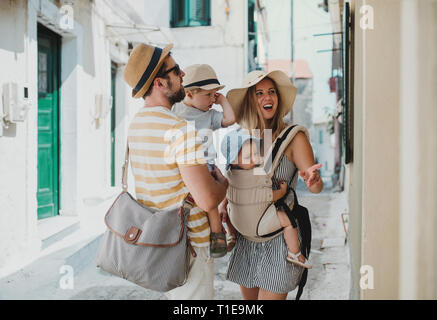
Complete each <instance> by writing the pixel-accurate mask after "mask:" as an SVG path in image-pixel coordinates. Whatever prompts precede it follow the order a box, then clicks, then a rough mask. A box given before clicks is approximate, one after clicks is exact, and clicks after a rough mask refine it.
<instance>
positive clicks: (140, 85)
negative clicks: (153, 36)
mask: <svg viewBox="0 0 437 320" xmlns="http://www.w3.org/2000/svg"><path fill="white" fill-rule="evenodd" d="M172 48H173V44H169V45H167V46H166V47H165V48H164V49H161V48H158V47H154V46H150V45H148V44H145V43H140V44H139V45H137V46H136V47H135V48H134V49H133V50H132V53H131V54H130V57H129V61H128V62H127V65H126V69H125V70H124V80H125V81H126V82H127V84H128V85H129V86H130V87H131V88H132V97H134V98H142V97H143V96H144V94H145V93H146V92H147V90H148V89H149V87H150V84H151V83H152V81H153V79H154V78H155V76H156V74H157V73H158V71H159V68H161V66H162V64H163V62H164V60H165V58H166V57H167V56H168V54H169V52H170V50H171V49H172Z"/></svg>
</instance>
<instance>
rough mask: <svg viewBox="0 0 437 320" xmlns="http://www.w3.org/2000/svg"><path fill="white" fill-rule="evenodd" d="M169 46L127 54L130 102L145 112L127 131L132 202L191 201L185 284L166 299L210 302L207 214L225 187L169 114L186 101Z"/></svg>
mask: <svg viewBox="0 0 437 320" xmlns="http://www.w3.org/2000/svg"><path fill="white" fill-rule="evenodd" d="M172 47H173V45H171V44H170V45H168V46H166V47H165V48H163V49H161V48H158V47H154V46H150V45H147V44H139V45H138V46H136V47H135V48H134V50H133V51H132V53H131V55H130V57H129V61H128V63H127V65H126V69H125V72H124V79H125V81H126V82H127V83H128V85H129V86H130V87H131V88H132V97H133V98H143V99H144V101H145V103H144V106H143V107H142V108H141V109H140V110H139V111H138V113H137V114H136V115H135V117H134V119H133V120H132V123H131V125H130V127H129V134H128V144H129V150H130V161H131V168H132V172H133V175H134V177H135V187H136V195H137V200H138V201H139V202H140V203H142V204H143V205H144V206H147V207H149V208H155V209H158V210H164V209H169V210H170V209H174V208H178V207H180V206H181V204H182V201H183V200H184V199H185V197H186V195H187V194H188V193H190V194H191V195H192V197H193V198H194V200H195V206H194V207H193V208H192V209H191V211H190V215H189V218H188V237H189V241H190V243H191V245H192V246H193V248H194V251H195V253H196V257H193V256H192V259H191V263H190V272H189V275H188V280H187V282H186V284H184V285H183V286H181V287H178V288H176V289H173V290H171V291H169V292H167V293H166V295H167V297H168V298H169V299H181V300H186V299H213V288H214V286H213V279H214V264H213V261H212V259H211V258H210V256H209V243H210V238H209V237H210V228H209V223H208V217H207V213H206V212H207V211H209V210H211V209H213V208H215V207H217V206H218V204H219V203H220V202H221V201H222V200H223V198H224V197H225V194H226V189H227V185H228V182H227V180H226V179H225V178H224V177H223V175H222V174H221V173H220V171H219V170H216V171H214V172H213V176H214V178H215V179H214V178H213V176H212V175H211V174H210V173H209V170H208V168H207V165H206V161H205V159H204V155H203V154H204V152H203V147H202V141H201V139H200V137H199V136H198V135H197V133H196V130H195V128H194V126H189V125H188V123H187V122H186V121H185V120H184V119H182V118H179V117H178V116H176V115H175V114H174V113H172V112H171V108H172V106H173V104H174V103H176V102H180V101H182V100H183V99H184V97H185V90H184V87H183V85H182V78H183V76H184V75H185V73H184V72H183V71H182V70H181V69H180V68H179V65H178V64H176V62H175V60H174V59H173V57H172V56H171V53H170V50H171V48H172Z"/></svg>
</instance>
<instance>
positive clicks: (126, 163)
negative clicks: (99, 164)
mask: <svg viewBox="0 0 437 320" xmlns="http://www.w3.org/2000/svg"><path fill="white" fill-rule="evenodd" d="M128 166H129V142H126V152H125V155H124V163H123V167H122V169H121V187H122V189H123V192H126V191H127V172H128V170H127V168H128Z"/></svg>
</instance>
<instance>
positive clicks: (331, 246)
mask: <svg viewBox="0 0 437 320" xmlns="http://www.w3.org/2000/svg"><path fill="white" fill-rule="evenodd" d="M298 196H299V201H300V203H301V204H302V205H304V206H306V207H307V208H308V209H309V211H310V215H311V220H312V228H313V240H312V252H311V256H310V262H311V264H312V265H313V269H311V270H310V271H309V276H308V281H307V285H306V287H305V289H304V292H303V295H302V299H303V300H309V299H311V300H312V299H348V297H349V291H348V290H349V289H348V288H349V283H350V267H349V253H348V249H347V246H346V245H345V244H344V243H345V241H344V240H345V230H344V227H343V222H342V219H341V214H342V213H344V212H346V211H347V210H346V208H347V206H346V199H345V193H331V192H326V191H324V192H323V193H321V194H319V195H311V194H309V193H307V192H302V191H300V192H299V193H298ZM98 240H99V238H96V239H95V240H94V241H91V242H90V244H89V245H88V246H87V248H88V249H86V248H85V249H83V250H82V251H81V253H80V255H79V256H78V257H76V256H77V255H78V254H77V253H76V254H75V253H74V250H75V249H74V248H73V247H71V248H65V249H63V250H59V251H56V252H54V253H52V254H50V255H47V256H45V257H43V258H40V259H38V260H37V261H35V262H33V263H32V264H30V265H28V266H26V267H25V268H23V269H21V270H19V271H18V272H16V273H14V274H12V275H10V276H8V277H5V278H3V279H0V287H1V288H2V289H1V290H0V299H81V300H82V299H85V300H88V299H132V300H136V299H140V300H141V299H155V300H157V299H166V297H165V296H164V295H163V294H161V293H158V292H154V291H151V290H145V289H143V288H142V287H139V286H137V285H135V284H131V283H129V282H128V281H125V280H123V279H120V278H117V277H114V276H111V275H108V274H106V273H105V272H103V271H100V270H99V269H97V268H96V267H94V265H93V260H92V259H93V257H94V255H95V250H96V248H97V245H98ZM284 258H285V257H284ZM228 260H229V255H227V256H226V257H224V258H221V259H216V260H215V299H217V300H222V299H226V300H238V299H241V294H240V291H239V287H238V285H237V284H235V283H232V282H230V281H226V280H225V275H226V268H227V263H228ZM69 261H71V264H72V265H73V266H74V269H73V270H74V278H73V279H74V283H73V285H74V286H73V288H69V287H68V286H66V288H65V286H64V289H61V288H60V287H62V281H63V280H62V279H63V278H62V277H63V274H64V272H66V271H63V270H62V269H61V267H62V266H63V265H68V264H70V263H69ZM78 261H79V262H81V263H78ZM296 291H297V290H295V291H293V292H291V293H290V294H289V295H288V297H287V299H294V297H295V294H296Z"/></svg>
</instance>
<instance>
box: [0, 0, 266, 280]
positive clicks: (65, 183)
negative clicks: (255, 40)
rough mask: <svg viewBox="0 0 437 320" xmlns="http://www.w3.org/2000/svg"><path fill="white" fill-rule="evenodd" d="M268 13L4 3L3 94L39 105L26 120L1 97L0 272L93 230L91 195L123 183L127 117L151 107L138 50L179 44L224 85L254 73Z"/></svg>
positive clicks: (83, 0) (183, 57) (209, 6)
mask: <svg viewBox="0 0 437 320" xmlns="http://www.w3.org/2000/svg"><path fill="white" fill-rule="evenodd" d="M180 4H184V7H178V6H179V5H180ZM196 5H197V6H196ZM190 6H191V7H190ZM192 6H194V7H192ZM250 10H252V11H251V16H250V17H249V11H250ZM257 12H258V11H257V10H256V7H255V1H249V3H248V2H247V1H244V0H233V1H217V0H211V1H201V2H199V1H198V2H193V1H182V2H181V1H173V0H167V1H150V0H144V1H138V0H128V1H123V2H120V1H115V0H95V1H87V0H64V1H62V0H29V1H26V0H17V1H1V2H0V27H1V28H0V30H2V31H1V32H2V33H1V37H0V61H1V62H0V63H1V67H2V72H1V74H0V90H2V89H3V87H4V88H5V90H4V92H0V94H1V95H2V97H3V100H4V99H6V98H7V97H9V95H8V92H7V90H9V89H8V88H14V85H16V87H17V96H18V97H19V101H18V105H17V106H18V107H19V108H21V107H23V108H22V109H20V110H18V109H17V111H22V110H26V107H25V106H26V105H28V106H29V107H28V109H27V110H28V111H27V113H26V115H25V116H24V118H23V117H22V119H18V121H9V120H11V119H12V118H13V114H8V113H9V111H8V106H9V104H7V105H6V104H5V106H4V107H3V106H0V119H1V120H0V150H1V152H0V212H1V214H0V275H2V274H5V273H7V270H12V269H11V268H12V267H14V268H15V267H17V266H19V265H22V264H23V263H24V262H27V261H29V259H31V257H36V256H37V255H38V254H40V253H41V252H42V251H43V249H44V248H46V247H47V246H50V245H52V244H53V243H56V242H57V241H58V239H59V238H60V236H59V235H63V234H68V233H71V232H73V231H75V230H77V229H79V230H83V229H84V228H85V229H86V228H87V226H86V225H84V223H82V225H80V222H83V219H81V218H83V216H84V212H87V210H88V211H89V210H90V207H89V206H88V205H89V204H96V203H99V202H102V201H103V200H107V199H110V198H111V197H113V196H115V195H116V194H117V193H118V192H119V191H120V189H121V188H120V180H121V165H122V162H123V159H124V151H125V143H126V136H127V128H128V125H129V123H130V119H131V117H132V116H133V115H134V114H135V113H136V111H137V110H138V108H140V107H141V106H142V100H134V99H132V98H131V94H130V92H131V90H130V88H129V87H128V86H127V85H126V84H125V82H124V80H123V70H124V66H125V64H126V63H127V60H128V57H129V52H130V50H131V49H132V48H133V47H134V46H135V45H136V44H137V43H139V42H145V43H149V44H153V45H158V46H161V47H163V46H165V45H166V44H168V43H174V45H175V46H174V49H173V50H172V54H173V57H174V58H175V60H176V61H177V62H178V63H179V64H180V65H181V67H182V68H184V67H186V66H188V65H190V64H194V63H207V64H210V65H211V66H213V68H214V69H215V70H216V72H217V75H218V78H219V80H220V82H221V83H223V84H224V85H226V88H225V90H223V93H224V94H225V93H226V92H227V90H229V89H231V88H234V87H236V86H239V85H240V84H241V82H242V80H243V78H244V77H245V75H246V74H247V73H248V72H249V59H248V47H249V44H248V42H249V23H248V21H249V20H250V21H252V22H253V21H254V20H256V16H257V15H258V13H257ZM24 88H26V89H24ZM24 90H26V96H27V98H25V97H23V96H24ZM111 97H112V99H111ZM26 101H27V102H26ZM18 114H19V112H18ZM12 120H14V119H12ZM130 181H131V182H130V183H129V189H130V190H132V189H133V188H132V187H133V183H132V176H131V175H130ZM132 193H133V194H135V193H134V191H133V192H132ZM99 225H102V226H103V227H104V225H103V223H100V220H99ZM88 228H89V226H88ZM94 232H95V230H94Z"/></svg>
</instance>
